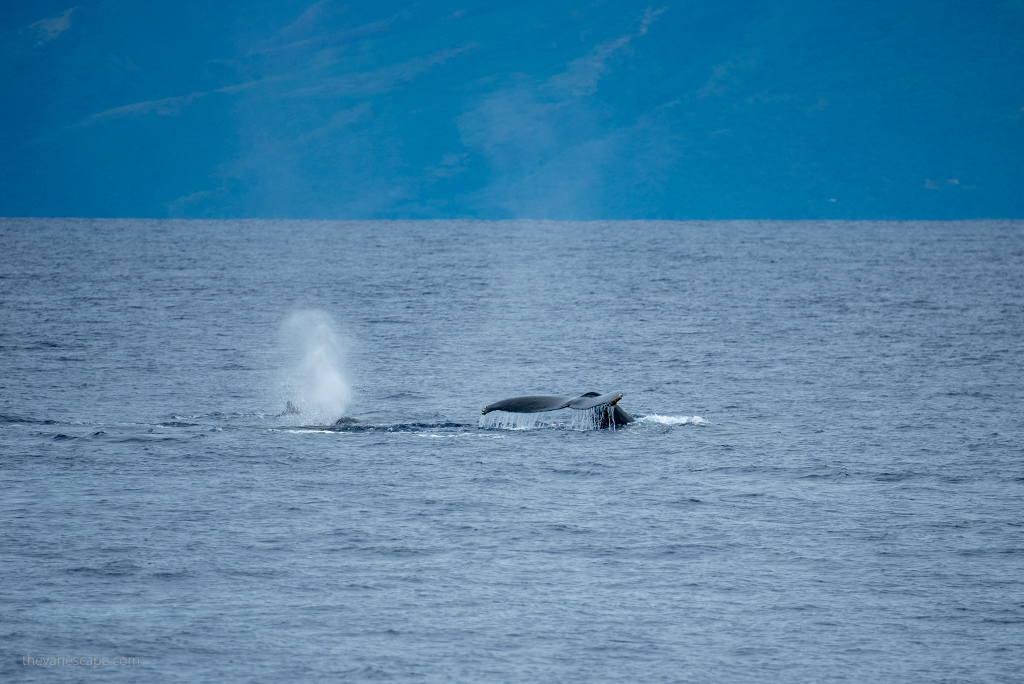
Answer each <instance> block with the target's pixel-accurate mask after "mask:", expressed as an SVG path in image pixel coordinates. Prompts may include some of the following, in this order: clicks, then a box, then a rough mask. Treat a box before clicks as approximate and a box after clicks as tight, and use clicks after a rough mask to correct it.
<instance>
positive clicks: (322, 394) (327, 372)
mask: <svg viewBox="0 0 1024 684" xmlns="http://www.w3.org/2000/svg"><path fill="white" fill-rule="evenodd" d="M280 343H281V347H282V351H283V352H284V356H285V358H286V363H285V369H284V372H283V378H282V381H281V385H282V390H283V393H284V398H285V400H286V401H288V402H291V406H293V407H294V409H295V411H294V413H295V414H296V415H298V416H301V420H302V421H303V422H304V423H306V424H315V423H334V421H336V420H337V419H338V418H340V417H341V416H343V415H344V414H345V409H346V408H347V407H348V405H349V404H350V403H351V401H352V388H351V385H350V384H349V381H348V377H347V376H346V374H345V348H344V345H343V344H342V341H341V338H340V337H339V336H338V334H337V332H335V325H334V320H333V319H332V318H331V317H330V315H328V314H327V313H326V312H324V311H317V310H308V311H299V312H297V313H294V314H292V315H291V316H289V317H288V320H286V321H285V322H284V324H283V325H282V326H281V334H280ZM288 413H291V411H288Z"/></svg>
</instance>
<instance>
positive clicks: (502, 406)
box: [481, 392, 634, 428]
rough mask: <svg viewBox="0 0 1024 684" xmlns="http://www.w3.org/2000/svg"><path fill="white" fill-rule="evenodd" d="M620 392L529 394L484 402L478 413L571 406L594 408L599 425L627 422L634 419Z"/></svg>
mask: <svg viewBox="0 0 1024 684" xmlns="http://www.w3.org/2000/svg"><path fill="white" fill-rule="evenodd" d="M621 399H622V392H608V393H606V394H602V393H601V392H587V393H586V394H581V395H580V396H578V397H562V396H550V395H529V396H525V397H512V398H511V399H502V400H501V401H496V402H494V403H493V404H488V405H487V406H484V408H483V411H481V413H482V414H483V415H485V416H486V415H487V414H488V413H490V412H491V411H508V412H509V413H542V412H544V411H558V410H559V409H564V408H570V409H575V410H577V411H587V410H591V409H592V410H594V411H595V413H596V414H597V416H596V418H597V420H596V423H597V426H598V427H600V428H611V427H618V426H620V425H628V424H629V423H632V422H633V421H634V418H633V416H631V415H629V414H628V413H626V411H625V410H623V408H622V407H621V406H619V400H621Z"/></svg>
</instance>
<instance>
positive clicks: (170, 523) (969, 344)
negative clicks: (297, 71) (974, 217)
mask: <svg viewBox="0 0 1024 684" xmlns="http://www.w3.org/2000/svg"><path fill="white" fill-rule="evenodd" d="M587 391H598V392H612V391H621V392H622V393H624V395H625V397H624V398H623V400H622V402H621V404H620V405H621V406H622V407H623V408H624V409H626V410H627V411H628V412H630V413H631V414H632V415H633V416H634V417H636V418H637V419H638V420H637V421H636V422H635V423H633V424H630V425H628V426H626V427H624V428H621V429H618V430H614V431H612V430H580V429H574V424H573V422H572V415H571V414H572V411H571V410H564V411H561V412H556V413H552V414H545V415H543V416H541V421H540V422H538V423H536V424H532V425H531V424H530V423H529V421H527V422H522V423H514V421H506V423H505V424H511V423H514V424H515V425H518V426H519V427H520V428H522V429H503V428H501V427H495V425H496V424H495V423H488V422H486V421H482V420H481V418H482V416H481V414H480V410H481V408H482V407H483V406H485V405H487V404H489V403H492V402H494V401H497V400H499V399H503V398H506V397H511V396H516V395H521V394H561V395H578V394H582V393H583V392H587ZM1022 395H1024V222H1006V221H970V222H956V223H924V222H921V223H915V222H892V223H884V222H883V223H841V222H840V223H825V222H693V223H674V222H619V223H609V222H594V223H568V222H528V221H524V222H496V223H489V222H289V221H156V220H153V221H148V220H146V221H142V220H67V219H0V655H2V661H0V680H2V681H5V682H10V681H17V682H22V681H24V682H50V681H69V682H71V681H75V682H77V681H138V682H252V681H267V682H270V681H280V682H286V681H353V682H360V681H403V682H404V681H411V682H415V681H425V682H452V681H455V682H511V681H521V682H598V681H608V682H612V681H615V682H624V681H644V682H727V681H730V682H731V681H736V682H766V681H777V682H783V681H785V682H826V681H828V682H868V681H872V682H877V681H883V682H1020V681H1021V671H1022V670H1024V646H1022V644H1024V410H1022V409H1024V405H1022V398H1024V397H1022ZM563 414H565V415H563ZM343 417H344V418H351V419H355V420H347V421H343V424H342V425H334V424H333V423H334V422H335V421H336V420H337V419H338V418H343ZM489 417H490V416H489ZM356 421H358V422H356ZM29 657H31V660H29V659H28V658H29ZM104 657H107V658H109V659H110V661H109V662H113V661H118V662H122V661H120V660H119V659H122V658H124V659H128V658H136V659H138V660H137V661H131V664H123V663H122V664H118V665H113V664H107V665H102V664H98V665H97V664H96V663H91V664H88V665H85V666H83V665H81V664H76V665H66V664H60V665H58V664H50V663H53V662H54V661H49V660H46V659H50V658H53V659H56V658H97V659H101V658H104ZM37 658H38V659H40V660H36V659H37ZM97 662H99V661H97Z"/></svg>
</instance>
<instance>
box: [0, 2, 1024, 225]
mask: <svg viewBox="0 0 1024 684" xmlns="http://www.w3.org/2000/svg"><path fill="white" fill-rule="evenodd" d="M1022 35H1024V2H1021V1H1020V0H1016V1H1008V2H984V3H977V2H952V1H943V2H934V1H932V2H923V1H920V2H918V1H916V0H905V1H903V2H899V3H894V2H865V1H863V0H858V1H857V2H820V1H811V0H793V1H792V2H771V3H746V2H668V3H666V4H665V5H660V4H659V5H649V4H647V3H646V2H631V1H620V2H593V3H582V4H581V3H565V2H517V3H506V2H491V3H487V2H479V3H473V4H462V3H458V2H448V1H447V0H438V1H433V2H424V3H411V2H390V1H387V0H382V1H378V2H373V3H353V4H351V5H344V4H343V3H340V2H334V1H333V0H323V1H321V2H317V3H313V4H310V3H309V2H308V0H306V1H302V2H298V1H280V2H263V1H260V0H247V1H245V2H242V1H240V0H227V1H224V2H218V3H207V2H192V1H182V0H178V1H176V2H162V1H153V2H137V1H134V2H129V1H127V0H100V1H94V0H82V1H81V2H79V4H77V5H75V6H71V5H70V3H69V2H52V1H47V2H41V1H40V2H24V3H5V5H4V9H3V10H2V13H0V54H2V57H3V59H2V63H0V64H2V65H0V83H2V84H3V85H2V89H3V96H2V97H0V124H2V125H0V215H76V216H186V217H234V216H254V217H272V216H288V217H338V218H355V217H367V218H373V217H462V216H466V217H474V216H475V217H481V218H503V217H552V218H741V217H747V218H831V217H835V218H854V217H856V218H956V217H1020V216H1024V191H1022V186H1024V68H1022V67H1024V41H1022V40H1021V36H1022Z"/></svg>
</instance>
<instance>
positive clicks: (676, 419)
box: [636, 413, 708, 425]
mask: <svg viewBox="0 0 1024 684" xmlns="http://www.w3.org/2000/svg"><path fill="white" fill-rule="evenodd" d="M636 422H638V423H655V424H657V425H707V424H708V421H706V420H704V419H703V418H701V417H700V416H659V415H658V414H657V413H652V414H651V415H649V416H641V417H640V418H637V419H636Z"/></svg>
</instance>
